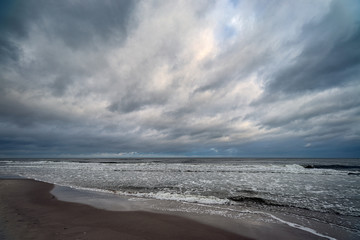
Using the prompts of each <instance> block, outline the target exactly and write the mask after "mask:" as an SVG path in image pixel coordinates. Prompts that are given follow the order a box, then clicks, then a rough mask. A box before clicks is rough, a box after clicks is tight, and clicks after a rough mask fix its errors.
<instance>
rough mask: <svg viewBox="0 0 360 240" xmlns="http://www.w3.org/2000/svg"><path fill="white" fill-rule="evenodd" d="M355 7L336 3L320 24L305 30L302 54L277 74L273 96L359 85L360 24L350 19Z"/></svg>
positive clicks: (269, 89) (352, 17)
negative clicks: (349, 83) (352, 83)
mask: <svg viewBox="0 0 360 240" xmlns="http://www.w3.org/2000/svg"><path fill="white" fill-rule="evenodd" d="M351 7H352V6H346V5H344V4H343V3H341V2H338V1H333V2H332V4H331V5H330V10H329V12H328V13H327V14H326V15H325V16H324V17H323V18H322V19H321V20H320V21H318V22H310V23H309V24H307V25H305V26H304V27H303V30H302V32H301V36H300V39H301V42H300V44H303V45H304V49H303V50H302V53H301V54H300V55H299V56H298V57H296V59H295V60H294V63H293V64H291V65H290V66H289V67H286V68H285V69H282V70H280V71H279V72H277V73H275V75H274V76H273V78H274V79H273V80H271V81H270V82H269V84H268V86H267V88H268V91H269V94H275V93H276V92H287V93H298V92H304V91H317V90H322V89H326V88H331V87H334V86H338V85H344V84H347V83H348V82H351V81H359V79H358V78H357V77H356V76H358V75H359V74H360V70H359V69H360V44H359V42H360V21H359V19H357V18H356V16H355V17H354V16H351V15H350V16H349V14H351V13H349V9H348V8H351Z"/></svg>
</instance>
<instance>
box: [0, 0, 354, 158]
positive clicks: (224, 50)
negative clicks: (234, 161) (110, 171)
mask: <svg viewBox="0 0 360 240" xmlns="http://www.w3.org/2000/svg"><path fill="white" fill-rule="evenodd" d="M159 156H163V157H183V156H191V157H194V156H197V157H225V156H227V157H316V158H328V157H337V158H341V157H344V158H347V157H349V158H359V157H360V2H359V1H358V0H341V1H340V0H315V1H314V0H302V1H288V0H284V1H282V0H238V1H237V0H221V1H213V0H209V1H202V0H197V1H191V0H181V1H175V0H172V1H166V0H163V1H162V0H144V1H141V0H140V1H136V0H133V1H128V0H124V1H121V0H114V1H111V0H104V1H95V0H94V1H92V0H87V1H81V0H71V1H70V0H69V1H68V0H62V1H57V0H22V1H18V0H9V1H7V0H6V1H1V3H0V157H3V158H7V157H159Z"/></svg>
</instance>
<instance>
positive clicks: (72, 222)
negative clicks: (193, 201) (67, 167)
mask: <svg viewBox="0 0 360 240" xmlns="http://www.w3.org/2000/svg"><path fill="white" fill-rule="evenodd" d="M52 188H53V185H52V184H48V183H43V182H38V181H34V180H19V179H16V180H14V179H8V180H0V213H1V232H2V233H1V234H2V235H3V238H5V239H6V240H8V239H38V240H41V239H44V240H45V239H46V240H48V239H158V240H161V239H207V240H209V239H216V240H220V239H248V238H245V237H242V236H239V235H236V234H234V233H230V232H227V231H224V230H222V229H218V228H215V227H211V226H208V225H205V224H202V223H199V222H196V221H192V220H189V219H186V218H182V217H178V216H172V215H165V214H157V213H150V212H140V211H133V212H113V211H106V210H101V209H97V208H93V207H91V206H87V205H83V204H78V203H69V202H63V201H59V200H57V199H56V198H55V197H54V196H53V195H51V194H50V190H51V189H52ZM0 236H1V235H0Z"/></svg>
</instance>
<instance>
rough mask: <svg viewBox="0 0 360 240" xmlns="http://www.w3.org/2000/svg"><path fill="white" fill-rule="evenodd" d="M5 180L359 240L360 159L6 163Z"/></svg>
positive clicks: (0, 168)
mask: <svg viewBox="0 0 360 240" xmlns="http://www.w3.org/2000/svg"><path fill="white" fill-rule="evenodd" d="M0 176H2V177H9V176H20V177H25V178H31V179H35V180H40V181H44V182H48V183H53V184H56V185H59V186H65V187H71V188H75V189H82V190H91V191H98V192H108V193H112V194H116V195H120V196H127V197H128V198H129V199H133V200H134V201H136V199H156V200H164V201H168V202H174V203H181V204H178V205H176V206H178V207H177V208H178V209H176V211H194V212H196V211H199V212H200V211H205V210H204V209H207V210H206V211H207V212H208V213H210V214H218V215H223V216H226V217H229V218H241V217H242V216H243V215H245V214H247V215H249V214H250V215H251V214H254V215H259V214H260V215H261V214H263V215H264V218H265V217H266V218H269V219H272V220H273V221H280V222H282V223H284V224H287V225H288V226H290V227H294V228H298V229H302V230H304V231H308V232H310V233H312V234H315V235H316V236H318V237H319V238H325V239H326V238H328V239H336V238H335V237H332V236H331V234H330V235H329V233H328V232H327V231H326V230H325V231H323V232H320V231H319V230H317V229H314V228H313V227H312V225H314V224H313V223H314V222H315V223H316V224H319V225H323V226H330V227H331V228H332V229H333V230H331V231H329V232H334V229H335V231H337V230H336V229H341V231H345V232H346V233H349V235H348V236H351V237H349V239H350V238H352V239H356V238H358V239H360V159H278V158H271V159H244V158H143V159H140V158H138V159H135V158H129V159H78V158H77V159H1V160H0ZM191 204H192V205H191ZM184 206H186V207H184ZM191 206H198V207H191ZM173 210H174V209H173ZM290 219H293V221H292V220H290ZM310 220H311V221H310ZM310 222H311V223H310ZM344 236H345V235H344ZM346 236H347V235H346ZM344 239H345V238H344Z"/></svg>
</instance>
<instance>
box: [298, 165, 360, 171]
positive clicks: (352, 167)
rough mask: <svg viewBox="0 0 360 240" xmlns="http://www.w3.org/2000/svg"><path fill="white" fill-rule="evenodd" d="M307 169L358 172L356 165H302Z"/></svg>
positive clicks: (359, 167) (359, 168)
mask: <svg viewBox="0 0 360 240" xmlns="http://www.w3.org/2000/svg"><path fill="white" fill-rule="evenodd" d="M302 166H303V167H304V168H307V169H333V170H346V171H360V166H357V165H341V164H331V165H312V164H308V165H302Z"/></svg>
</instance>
